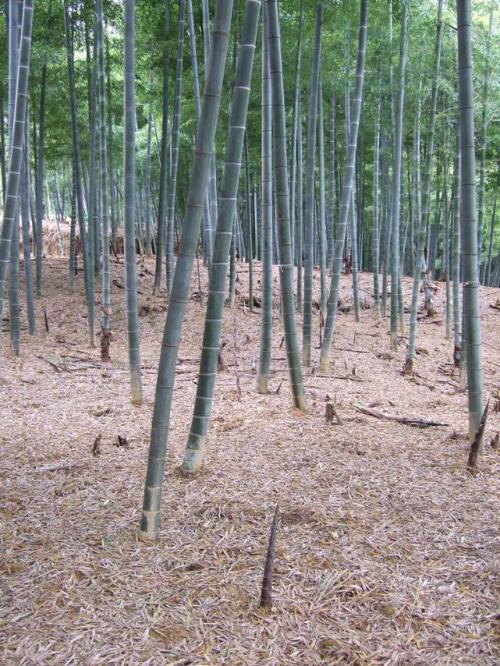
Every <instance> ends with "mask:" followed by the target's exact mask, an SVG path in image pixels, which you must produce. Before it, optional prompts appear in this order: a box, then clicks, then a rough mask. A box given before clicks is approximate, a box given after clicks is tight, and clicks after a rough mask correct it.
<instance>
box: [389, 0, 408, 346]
mask: <svg viewBox="0 0 500 666" xmlns="http://www.w3.org/2000/svg"><path fill="white" fill-rule="evenodd" d="M407 9H408V8H407V2H406V0H403V2H402V12H401V36H400V51H399V88H398V100H397V112H396V128H395V129H396V136H395V144H394V169H393V173H392V211H391V212H392V215H391V217H392V235H391V250H392V253H391V254H392V261H391V348H392V350H393V351H397V348H398V314H399V303H398V296H399V289H398V285H399V254H400V247H399V227H400V225H401V171H402V168H401V163H402V152H403V113H404V96H405V72H406V52H407V38H406V32H407V30H406V28H407V21H408V11H407Z"/></svg>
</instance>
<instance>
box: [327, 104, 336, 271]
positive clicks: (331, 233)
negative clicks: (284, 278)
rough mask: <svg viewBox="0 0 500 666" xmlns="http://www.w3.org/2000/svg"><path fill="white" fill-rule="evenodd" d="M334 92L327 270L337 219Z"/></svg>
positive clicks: (331, 111)
mask: <svg viewBox="0 0 500 666" xmlns="http://www.w3.org/2000/svg"><path fill="white" fill-rule="evenodd" d="M335 104H336V102H335V94H333V95H332V96H331V98H330V137H329V138H330V164H329V170H328V173H329V208H328V224H327V227H326V240H327V255H326V266H327V268H328V269H329V270H331V268H332V261H333V247H334V238H335V220H336V219H337V184H336V177H335V170H336V166H337V159H336V141H335V130H336V118H335Z"/></svg>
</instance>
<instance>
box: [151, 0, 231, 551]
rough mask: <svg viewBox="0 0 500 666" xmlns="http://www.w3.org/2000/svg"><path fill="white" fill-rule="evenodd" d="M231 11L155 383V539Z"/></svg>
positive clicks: (215, 63)
mask: <svg viewBox="0 0 500 666" xmlns="http://www.w3.org/2000/svg"><path fill="white" fill-rule="evenodd" d="M232 12H233V1H232V0H217V5H216V12H215V19H214V32H213V38H212V47H211V48H212V55H211V58H210V61H209V67H208V70H207V73H206V80H205V94H204V100H203V108H202V112H201V116H200V122H199V126H198V132H197V137H196V147H195V155H194V159H193V165H192V170H191V179H190V182H189V189H188V194H187V200H186V212H185V217H184V223H183V226H182V231H181V238H180V245H179V254H178V258H177V263H176V265H175V270H174V278H173V282H172V291H171V294H170V303H169V309H168V313H167V319H166V322H165V329H164V333H163V340H162V346H161V355H160V364H159V367H158V378H157V382H156V393H155V403H154V410H153V422H152V425H151V439H150V445H149V455H148V463H147V471H146V482H145V487H144V501H143V507H142V517H141V525H140V536H141V537H143V538H145V539H149V540H154V539H157V538H158V534H159V525H160V506H161V493H162V488H163V479H164V473H165V472H164V469H165V459H166V454H167V438H168V431H169V425H170V412H171V405H172V397H173V391H174V383H175V366H176V362H177V356H178V352H179V344H180V340H181V334H182V323H183V319H184V313H185V311H186V306H187V303H188V299H189V289H190V286H191V276H192V272H193V265H194V260H195V256H196V247H197V244H198V237H199V233H200V226H201V217H202V214H203V202H204V198H205V192H206V188H207V183H208V177H209V167H210V159H211V154H212V148H213V144H214V140H215V131H216V127H217V118H218V114H219V107H220V98H221V91H222V82H223V78H224V67H225V62H226V54H227V47H228V41H229V31H230V27H231V16H232Z"/></svg>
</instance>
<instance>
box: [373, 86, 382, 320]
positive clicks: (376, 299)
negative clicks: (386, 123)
mask: <svg viewBox="0 0 500 666" xmlns="http://www.w3.org/2000/svg"><path fill="white" fill-rule="evenodd" d="M379 180H380V91H379V95H378V97H377V109H376V112H375V147H374V149H373V232H372V243H373V246H372V262H373V304H374V306H375V316H376V317H377V319H380V286H379V277H380V275H379V273H380V229H379V209H380V204H379V189H380V186H379Z"/></svg>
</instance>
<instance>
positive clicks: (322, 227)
mask: <svg viewBox="0 0 500 666" xmlns="http://www.w3.org/2000/svg"><path fill="white" fill-rule="evenodd" d="M318 146H319V193H320V194H319V216H318V222H319V267H320V285H321V290H320V300H319V310H320V314H321V324H322V323H323V322H324V321H325V317H326V301H327V287H326V251H327V247H326V245H327V243H326V188H325V136H324V127H323V86H322V84H321V81H320V82H319V91H318Z"/></svg>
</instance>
